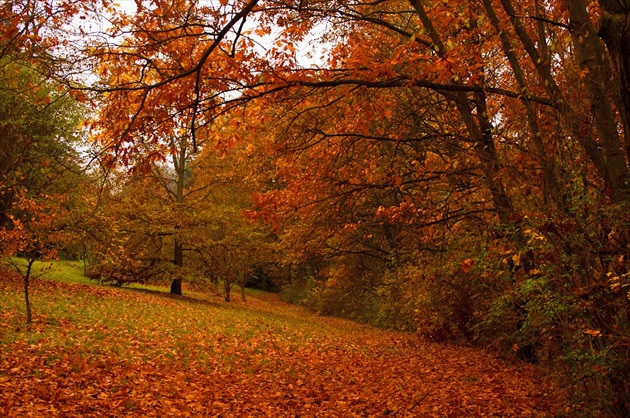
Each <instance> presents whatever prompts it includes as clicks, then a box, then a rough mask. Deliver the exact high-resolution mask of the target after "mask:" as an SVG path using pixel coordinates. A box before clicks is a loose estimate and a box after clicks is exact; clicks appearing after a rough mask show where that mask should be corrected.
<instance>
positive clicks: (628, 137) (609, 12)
mask: <svg viewBox="0 0 630 418" xmlns="http://www.w3.org/2000/svg"><path fill="white" fill-rule="evenodd" d="M599 5H600V7H601V10H602V15H601V20H600V22H599V32H598V34H599V36H600V37H601V38H602V39H603V40H604V43H605V44H606V47H607V48H608V53H609V54H610V58H611V60H612V63H613V68H614V70H615V73H616V75H617V79H618V84H617V88H618V96H619V97H618V103H619V112H620V113H621V117H622V120H623V127H624V142H625V153H626V157H627V158H628V159H629V160H630V48H628V45H630V3H628V2H627V1H621V0H600V1H599Z"/></svg>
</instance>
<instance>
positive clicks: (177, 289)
mask: <svg viewBox="0 0 630 418" xmlns="http://www.w3.org/2000/svg"><path fill="white" fill-rule="evenodd" d="M171 294H172V295H179V296H181V295H182V279H181V278H179V277H178V278H177V279H173V281H172V282H171Z"/></svg>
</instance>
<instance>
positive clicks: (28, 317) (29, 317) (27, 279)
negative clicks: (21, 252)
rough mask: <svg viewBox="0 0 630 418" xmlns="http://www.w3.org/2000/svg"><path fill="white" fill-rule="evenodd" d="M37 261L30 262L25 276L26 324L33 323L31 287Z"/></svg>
mask: <svg viewBox="0 0 630 418" xmlns="http://www.w3.org/2000/svg"><path fill="white" fill-rule="evenodd" d="M34 262H35V260H28V264H27V266H26V273H25V274H24V303H25V304H26V323H27V324H30V323H31V322H33V313H32V311H31V300H30V298H29V293H28V291H29V285H30V281H31V270H32V267H33V263H34Z"/></svg>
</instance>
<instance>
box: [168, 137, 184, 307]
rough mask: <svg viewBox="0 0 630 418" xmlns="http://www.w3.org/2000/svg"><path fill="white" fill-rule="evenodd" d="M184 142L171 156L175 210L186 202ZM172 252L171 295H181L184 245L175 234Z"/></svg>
mask: <svg viewBox="0 0 630 418" xmlns="http://www.w3.org/2000/svg"><path fill="white" fill-rule="evenodd" d="M185 141H186V140H185V139H184V138H182V139H181V140H180V143H179V153H177V154H174V155H173V165H174V166H175V172H176V173H177V186H176V187H177V188H176V190H175V202H176V205H177V208H178V209H179V206H180V205H181V204H182V203H184V201H185V200H186V198H185V195H184V176H185V175H186V142H185ZM179 229H180V228H179V226H175V230H176V231H177V230H179ZM173 246H174V251H173V264H175V266H176V267H177V274H178V276H177V277H176V278H175V279H174V280H173V281H172V283H171V294H173V295H180V296H181V295H182V277H181V276H179V275H180V274H181V271H180V270H181V267H183V265H184V244H183V243H182V241H181V238H180V237H179V236H178V234H177V232H176V233H175V238H174V243H173Z"/></svg>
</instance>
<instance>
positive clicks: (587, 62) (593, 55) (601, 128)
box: [567, 0, 630, 203]
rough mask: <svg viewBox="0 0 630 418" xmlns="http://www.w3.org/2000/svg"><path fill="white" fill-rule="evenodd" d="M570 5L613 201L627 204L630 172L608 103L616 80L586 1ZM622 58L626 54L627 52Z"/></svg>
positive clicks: (577, 51) (572, 1)
mask: <svg viewBox="0 0 630 418" xmlns="http://www.w3.org/2000/svg"><path fill="white" fill-rule="evenodd" d="M567 6H568V9H569V18H570V21H571V24H570V26H571V31H570V32H571V38H572V39H573V45H574V48H575V55H576V57H577V60H578V64H579V66H580V68H581V69H582V70H587V71H588V77H585V78H584V85H585V87H586V92H587V94H588V97H589V101H590V103H591V113H592V115H593V121H594V125H595V131H596V133H597V136H598V139H599V145H600V146H601V150H602V155H603V157H604V160H605V164H606V170H607V172H608V178H609V179H610V183H609V184H608V186H609V188H610V192H611V195H612V198H613V199H614V200H615V201H616V202H617V203H628V202H630V170H629V169H628V163H627V162H626V155H625V150H623V148H624V147H623V146H622V143H621V139H620V137H619V131H618V128H617V120H616V118H615V113H614V111H613V109H612V107H611V102H610V100H609V97H610V96H611V94H610V93H611V91H610V90H611V89H610V85H611V80H613V79H614V77H613V72H612V70H611V68H610V62H609V61H608V58H607V57H606V50H605V48H604V45H602V43H601V40H600V39H599V37H598V36H597V33H596V31H595V28H594V26H593V24H592V22H591V20H590V16H589V15H588V12H587V9H586V1H585V0H569V1H567ZM600 32H602V31H600ZM603 32H604V33H606V31H603ZM611 44H613V43H611ZM609 48H610V47H609ZM623 48H624V49H627V48H628V45H627V44H624V46H623ZM613 51H614V50H613ZM623 55H627V52H625V53H624V54H623ZM613 58H614V57H613ZM620 110H622V109H620Z"/></svg>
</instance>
